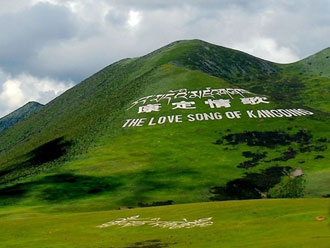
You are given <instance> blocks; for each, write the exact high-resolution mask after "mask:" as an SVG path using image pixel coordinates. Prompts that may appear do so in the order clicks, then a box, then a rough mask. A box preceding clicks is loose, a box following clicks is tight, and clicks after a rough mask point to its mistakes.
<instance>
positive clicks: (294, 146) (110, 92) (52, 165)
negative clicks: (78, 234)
mask: <svg viewBox="0 0 330 248" xmlns="http://www.w3.org/2000/svg"><path fill="white" fill-rule="evenodd" d="M288 68H289V67H286V66H284V65H278V64H274V63H271V62H267V61H264V60H261V59H258V58H256V57H253V56H250V55H247V54H244V53H242V52H239V51H234V50H230V49H226V48H223V47H218V46H215V45H211V44H208V43H205V42H202V41H197V40H194V41H182V42H176V43H173V44H171V45H169V46H166V47H164V48H161V49H159V50H157V51H155V52H153V53H151V54H149V55H146V56H144V57H141V58H135V59H127V60H123V61H120V62H117V63H115V64H113V65H111V66H109V67H107V68H105V69H103V70H102V71H100V72H98V73H96V74H95V75H93V76H92V77H90V78H89V79H86V80H85V81H83V82H82V83H81V84H79V85H77V86H76V87H74V88H72V89H71V90H69V91H67V92H66V93H64V94H63V95H61V96H60V97H58V98H57V99H55V100H54V101H52V102H51V103H49V104H47V105H46V106H45V107H44V109H43V110H42V111H40V113H38V115H34V116H32V117H30V118H28V119H27V120H24V121H22V122H21V123H19V124H18V125H15V126H14V127H13V128H11V129H9V130H7V131H6V132H4V133H3V134H1V136H0V139H1V143H0V151H1V154H0V161H1V171H0V175H1V177H0V181H1V183H2V187H1V189H0V191H1V192H0V193H1V194H0V200H1V203H2V205H6V206H8V205H9V206H10V205H22V206H27V205H30V206H33V205H44V206H47V207H49V206H54V207H56V208H58V209H62V210H65V209H68V208H70V207H73V206H74V207H75V209H77V210H79V209H80V210H86V209H89V208H91V206H93V204H96V205H97V206H98V209H109V208H119V207H136V206H150V205H164V204H173V203H174V204H177V203H188V202H199V201H210V200H230V199H255V198H263V197H273V198H276V197H303V196H309V197H312V196H314V197H315V196H317V197H328V195H329V194H330V191H329V182H328V180H327V178H328V176H329V175H330V170H329V168H328V165H329V158H330V156H329V150H328V144H329V140H330V133H329V132H330V130H329V124H330V123H329V116H328V115H329V114H328V111H329V104H328V103H329V101H328V99H327V98H326V97H324V95H322V94H319V93H320V92H322V90H324V89H325V87H323V86H322V85H319V86H318V88H315V90H314V88H313V87H311V86H310V85H309V83H310V82H311V81H313V80H323V81H322V83H323V84H324V85H327V86H328V85H329V82H328V81H327V79H325V78H319V77H318V76H315V78H309V77H307V76H299V73H296V71H295V70H291V69H288ZM313 82H314V81H313ZM208 88H209V89H230V88H240V89H245V90H248V91H250V92H251V93H244V94H243V95H240V94H233V95H232V96H229V95H226V94H224V95H221V96H220V95H217V96H216V97H217V98H216V99H215V100H218V98H221V99H223V100H226V101H229V103H230V105H229V106H220V107H219V108H218V107H214V106H213V108H212V107H211V104H210V102H208V100H213V98H212V97H201V98H198V97H195V98H188V99H185V98H176V99H175V98H174V96H173V95H172V98H171V102H168V100H167V99H166V98H165V99H163V100H160V101H159V102H155V101H154V102H151V101H149V100H148V101H146V102H145V103H143V102H141V101H140V102H138V104H136V105H134V102H136V101H137V100H138V99H141V98H143V97H147V96H150V95H157V94H160V95H163V94H167V93H169V92H173V91H178V90H180V89H186V90H187V91H190V92H191V91H203V90H207V89H208ZM251 97H252V98H255V97H257V98H258V99H259V100H260V99H261V101H259V102H258V103H255V104H243V102H242V98H251ZM182 100H184V101H186V102H191V101H192V102H193V104H191V105H190V107H189V106H188V108H186V109H182V108H175V107H176V106H175V105H173V103H174V102H180V101H182ZM148 104H160V108H159V109H158V110H159V111H158V110H157V111H150V112H146V111H143V108H142V109H140V108H141V107H143V106H146V105H148ZM278 109H306V110H308V111H310V112H312V113H314V114H313V115H309V114H304V115H298V116H292V115H291V116H284V115H282V116H280V117H279V116H275V117H274V116H273V117H269V116H268V117H267V116H265V115H261V116H258V115H257V111H258V110H276V111H277V110H278ZM235 111H239V112H236V113H237V114H238V115H237V116H235V114H234V113H235ZM247 111H250V113H251V111H252V112H253V113H254V114H253V115H251V116H249V115H248V112H247ZM139 112H140V113H139ZM226 112H231V114H226ZM210 113H212V115H211V114H210ZM188 115H189V116H188ZM232 115H234V117H233V118H230V116H232ZM254 115H256V117H253V116H254ZM210 116H211V117H210ZM212 116H213V117H212ZM228 116H229V117H228ZM144 118H145V119H144ZM141 119H143V121H144V123H143V124H141V123H140V124H141V126H140V127H139V126H134V125H133V126H131V127H129V125H130V124H127V125H126V126H125V127H123V126H124V125H125V123H126V122H127V120H141ZM299 168H300V169H302V171H303V173H304V176H301V177H297V178H295V177H291V173H293V172H294V171H296V170H297V169H299ZM298 171H299V170H298ZM320 174H322V176H323V178H324V179H323V180H320V177H319V175H320ZM101 203H102V204H101Z"/></svg>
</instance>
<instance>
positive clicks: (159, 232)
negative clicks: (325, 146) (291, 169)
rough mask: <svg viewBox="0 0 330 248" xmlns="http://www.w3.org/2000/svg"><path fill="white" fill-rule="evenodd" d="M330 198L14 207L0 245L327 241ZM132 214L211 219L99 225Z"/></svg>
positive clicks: (5, 218) (5, 217) (6, 215)
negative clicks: (48, 209) (108, 207)
mask: <svg viewBox="0 0 330 248" xmlns="http://www.w3.org/2000/svg"><path fill="white" fill-rule="evenodd" d="M329 204H330V202H329V200H328V199H295V200H250V201H228V202H214V203H197V204H196V203H195V204H184V205H176V206H166V207H156V208H155V207H153V208H143V209H133V210H121V211H101V212H93V211H91V212H85V213H65V212H61V213H51V214H50V213H38V212H36V211H26V209H20V208H16V209H14V210H11V211H10V212H3V213H2V215H1V216H0V232H1V236H0V247H6V248H21V247H22V248H23V247H24V248H30V247H31V248H38V247H42V248H44V247H47V248H51V247H63V248H66V247H68V248H71V247H86V248H87V247H90V248H96V247H97V248H110V247H113V248H114V247H116V248H128V247H130V248H159V247H178V248H179V247H192V248H193V247H196V248H200V247H253V248H256V247H272V248H275V247H281V248H283V247H329V238H330V236H329V217H328V216H329V213H328V211H329ZM136 215H139V219H145V220H151V219H152V218H160V221H169V222H170V223H173V221H182V220H183V218H185V219H187V221H194V220H199V219H201V218H209V217H212V220H211V221H212V222H213V224H212V225H210V226H206V227H199V226H196V227H193V228H179V229H169V228H161V227H153V226H150V225H143V226H128V227H120V226H108V227H105V228H98V227H97V226H100V225H102V224H104V223H107V222H109V221H112V220H118V219H119V218H127V217H132V216H136ZM322 216H325V220H322V219H323V218H322ZM317 217H319V219H320V221H318V220H316V218H317Z"/></svg>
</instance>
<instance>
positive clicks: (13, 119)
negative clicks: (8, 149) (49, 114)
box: [0, 102, 43, 133]
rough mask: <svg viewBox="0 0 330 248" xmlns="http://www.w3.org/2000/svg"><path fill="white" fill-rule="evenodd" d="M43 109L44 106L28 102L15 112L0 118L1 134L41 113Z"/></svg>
mask: <svg viewBox="0 0 330 248" xmlns="http://www.w3.org/2000/svg"><path fill="white" fill-rule="evenodd" d="M42 107H43V105H42V104H40V103H38V102H28V103H27V104H25V105H24V106H22V107H20V108H19V109H17V110H15V111H14V112H12V113H10V114H8V115H6V116H4V117H2V118H0V133H1V132H3V131H4V130H6V129H8V128H10V127H11V126H13V125H15V124H16V123H17V122H19V121H21V120H23V119H25V118H27V117H29V116H30V115H31V114H33V113H35V112H37V111H39V110H40V109H41V108H42Z"/></svg>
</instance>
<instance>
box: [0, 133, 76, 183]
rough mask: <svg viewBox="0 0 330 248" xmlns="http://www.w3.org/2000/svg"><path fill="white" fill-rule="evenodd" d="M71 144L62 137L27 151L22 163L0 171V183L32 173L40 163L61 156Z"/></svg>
mask: <svg viewBox="0 0 330 248" xmlns="http://www.w3.org/2000/svg"><path fill="white" fill-rule="evenodd" d="M70 146H72V142H71V141H66V140H65V139H64V137H60V138H56V139H54V140H52V141H49V142H47V143H45V144H43V145H41V146H39V147H37V148H35V149H33V150H32V151H30V152H29V153H27V154H25V155H23V159H22V160H23V161H24V162H22V163H16V164H14V165H12V166H10V167H9V168H6V169H4V170H1V171H0V178H1V179H0V183H8V182H10V181H12V180H15V179H17V178H19V177H21V176H27V175H30V174H33V173H34V172H35V170H36V169H38V167H40V166H41V165H43V164H45V163H48V162H51V161H54V160H56V159H58V158H61V157H62V156H63V155H65V154H66V152H67V150H68V148H69V147H70Z"/></svg>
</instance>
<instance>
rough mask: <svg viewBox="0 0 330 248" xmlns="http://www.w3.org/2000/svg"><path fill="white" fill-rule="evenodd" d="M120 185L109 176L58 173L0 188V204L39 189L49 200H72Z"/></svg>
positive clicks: (40, 194)
mask: <svg viewBox="0 0 330 248" xmlns="http://www.w3.org/2000/svg"><path fill="white" fill-rule="evenodd" d="M119 186H120V183H119V182H116V181H115V180H112V178H110V177H105V178H100V177H91V176H80V175H73V174H58V175H51V176H46V177H44V178H42V179H41V180H38V181H34V182H27V183H19V184H16V185H14V186H10V187H6V188H2V189H0V205H8V204H13V203H15V202H17V201H19V200H22V199H23V198H24V197H25V196H26V194H27V193H29V192H31V191H33V190H35V189H38V188H39V189H40V193H39V197H40V198H41V199H42V200H46V201H49V202H62V201H66V200H74V199H78V198H83V197H87V196H91V195H95V194H99V193H103V192H111V191H113V190H115V189H117V188H118V187H119Z"/></svg>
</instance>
